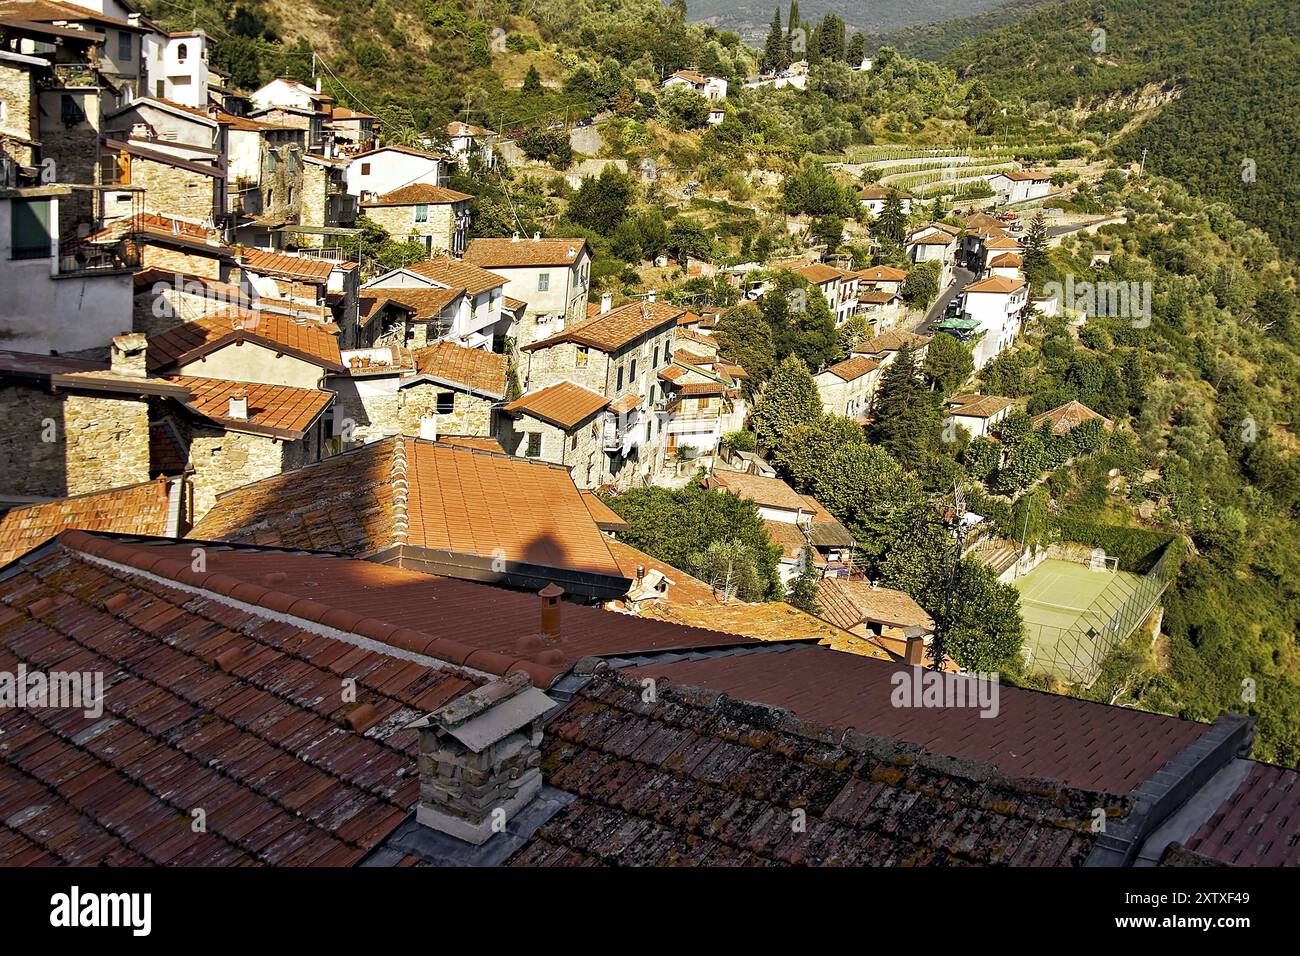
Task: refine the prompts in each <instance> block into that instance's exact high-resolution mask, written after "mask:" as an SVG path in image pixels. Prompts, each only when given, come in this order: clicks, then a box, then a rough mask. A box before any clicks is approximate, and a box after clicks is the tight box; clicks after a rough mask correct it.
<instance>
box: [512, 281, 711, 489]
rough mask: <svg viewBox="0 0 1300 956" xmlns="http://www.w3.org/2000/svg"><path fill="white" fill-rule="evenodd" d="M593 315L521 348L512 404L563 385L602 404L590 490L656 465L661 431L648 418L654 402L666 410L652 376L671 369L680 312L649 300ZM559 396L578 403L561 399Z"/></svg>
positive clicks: (584, 405) (579, 406)
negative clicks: (519, 389) (518, 387)
mask: <svg viewBox="0 0 1300 956" xmlns="http://www.w3.org/2000/svg"><path fill="white" fill-rule="evenodd" d="M601 307H602V308H603V309H604V311H601V312H597V313H596V314H595V315H594V316H592V317H591V318H586V319H584V320H583V321H581V322H578V323H576V324H573V325H570V326H569V327H568V328H566V329H565V330H564V331H562V332H560V333H558V334H557V335H553V336H551V337H550V338H547V339H543V340H541V341H538V342H533V343H532V344H530V345H526V346H524V347H523V349H522V352H521V359H520V375H521V376H522V378H523V387H524V391H525V394H524V396H523V398H522V399H520V401H524V402H527V400H528V398H529V393H532V392H535V391H538V390H540V389H544V388H547V387H548V386H551V385H557V384H561V383H565V382H567V383H571V384H576V385H580V386H582V387H583V388H584V389H585V390H587V391H589V392H591V393H593V394H595V395H598V396H601V397H602V398H604V399H605V400H606V402H607V404H608V406H609V415H608V416H606V419H605V420H604V421H602V423H601V426H602V434H601V435H600V436H597V437H598V439H599V440H598V442H597V445H598V447H599V448H600V449H601V450H602V451H603V452H604V455H603V456H601V457H602V460H601V461H599V462H598V463H597V464H598V465H599V467H598V468H596V469H594V474H595V475H596V477H597V478H598V479H599V481H598V483H600V482H604V481H608V482H612V483H614V484H620V485H621V484H626V483H627V482H628V481H631V480H632V479H633V478H634V477H635V476H637V475H650V474H652V473H653V472H654V471H656V470H658V468H659V467H661V465H662V461H661V459H660V457H659V456H660V455H661V454H662V447H661V446H662V444H663V441H664V428H665V426H666V423H665V422H664V421H662V420H660V418H659V416H658V415H656V414H654V413H653V412H654V409H655V408H656V406H657V405H658V404H659V403H660V402H662V403H663V407H664V409H665V410H666V408H667V398H666V397H665V392H664V390H663V385H662V384H661V383H660V380H659V376H660V373H661V372H663V370H664V369H665V368H667V367H668V366H669V365H670V364H671V363H672V360H673V340H674V336H675V332H676V329H677V320H678V318H679V317H680V316H681V315H682V314H683V312H684V311H685V310H684V309H682V308H680V307H678V306H674V305H672V304H670V303H667V302H656V301H654V300H653V299H648V300H645V301H633V302H629V303H627V304H625V305H621V306H619V307H617V308H615V307H613V305H612V299H611V298H610V297H608V296H607V297H605V298H603V299H602V300H601ZM562 394H568V395H570V397H573V398H575V399H576V398H577V397H578V396H577V393H569V392H567V391H566V392H565V393H562ZM590 404H591V403H590V402H577V401H575V402H574V408H575V410H583V411H586V410H587V409H588V407H589V406H590ZM569 417H571V416H569ZM502 444H503V445H505V447H506V448H507V449H509V448H510V447H511V445H510V444H509V443H507V442H505V441H503V442H502ZM606 456H607V460H603V459H605V457H606ZM548 460H555V459H548ZM629 466H630V467H629ZM575 480H577V479H575ZM586 487H591V486H590V485H588V486H586Z"/></svg>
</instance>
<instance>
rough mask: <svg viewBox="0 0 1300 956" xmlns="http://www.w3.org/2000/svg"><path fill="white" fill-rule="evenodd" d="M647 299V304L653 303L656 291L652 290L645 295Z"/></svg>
mask: <svg viewBox="0 0 1300 956" xmlns="http://www.w3.org/2000/svg"><path fill="white" fill-rule="evenodd" d="M645 299H646V301H647V302H653V301H654V300H655V290H654V289H651V290H650V291H649V292H647V293H646V294H645Z"/></svg>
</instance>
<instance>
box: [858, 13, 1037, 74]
mask: <svg viewBox="0 0 1300 956" xmlns="http://www.w3.org/2000/svg"><path fill="white" fill-rule="evenodd" d="M1047 2H1050V0H1006V2H1005V3H999V4H998V5H997V6H994V7H989V8H988V9H986V10H981V11H980V12H979V13H972V14H968V15H966V16H958V17H954V18H953V19H944V20H935V21H931V22H926V23H917V24H914V25H913V26H910V27H903V29H901V30H894V31H891V32H889V33H880V34H872V35H870V36H868V37H867V50H868V51H869V52H872V53H874V52H876V51H877V50H880V49H883V48H884V47H893V48H894V49H895V50H897V51H898V52H899V53H904V54H906V55H907V56H916V57H920V58H921V59H923V60H938V59H941V58H942V57H944V56H946V55H947V54H948V53H950V52H952V51H953V50H954V49H956V48H957V47H958V46H960V45H961V44H962V43H965V42H966V41H967V40H969V39H971V38H973V37H977V36H979V35H980V34H982V33H987V32H988V31H990V30H996V29H998V28H999V27H1004V26H1007V25H1008V24H1012V23H1016V22H1018V21H1019V20H1021V19H1023V18H1024V17H1025V16H1026V15H1027V14H1028V13H1029V11H1030V10H1031V9H1032V8H1034V7H1036V6H1039V5H1040V4H1043V3H1047Z"/></svg>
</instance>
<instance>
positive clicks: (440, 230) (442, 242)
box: [361, 203, 455, 255]
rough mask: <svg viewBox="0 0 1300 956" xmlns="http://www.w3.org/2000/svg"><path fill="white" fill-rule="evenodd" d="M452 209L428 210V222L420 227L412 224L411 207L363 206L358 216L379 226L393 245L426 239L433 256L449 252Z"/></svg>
mask: <svg viewBox="0 0 1300 956" xmlns="http://www.w3.org/2000/svg"><path fill="white" fill-rule="evenodd" d="M453 208H454V207H453V206H452V205H451V204H450V203H444V204H442V205H438V206H429V219H428V221H427V222H420V223H417V222H416V221H415V207H414V206H366V207H365V208H363V209H362V210H361V212H362V213H363V214H364V215H365V216H366V217H367V218H369V219H371V220H372V221H374V222H377V223H379V225H381V226H383V227H384V229H385V230H386V231H387V232H388V234H389V235H390V236H392V237H393V239H394V240H396V241H397V242H404V241H406V240H408V239H410V238H411V237H412V236H418V237H421V238H425V239H427V240H428V245H429V248H430V252H431V254H433V255H437V254H439V253H445V252H446V251H447V250H448V249H450V248H451V237H452V232H453V231H454V228H453V223H454V218H455V217H454V216H453V214H452V210H453Z"/></svg>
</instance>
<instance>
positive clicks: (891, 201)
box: [873, 192, 907, 242]
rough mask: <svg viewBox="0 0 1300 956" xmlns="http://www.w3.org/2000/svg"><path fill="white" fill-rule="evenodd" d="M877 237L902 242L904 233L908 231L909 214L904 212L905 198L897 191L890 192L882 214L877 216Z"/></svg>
mask: <svg viewBox="0 0 1300 956" xmlns="http://www.w3.org/2000/svg"><path fill="white" fill-rule="evenodd" d="M873 229H874V230H875V234H876V238H877V239H892V240H893V241H894V242H902V241H903V235H904V233H905V232H906V231H907V216H905V215H904V214H903V200H902V199H900V198H899V196H898V194H897V193H895V192H890V194H889V196H888V197H887V198H886V199H885V204H884V206H882V207H881V209H880V215H879V216H877V217H876V221H875V223H874V224H873Z"/></svg>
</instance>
